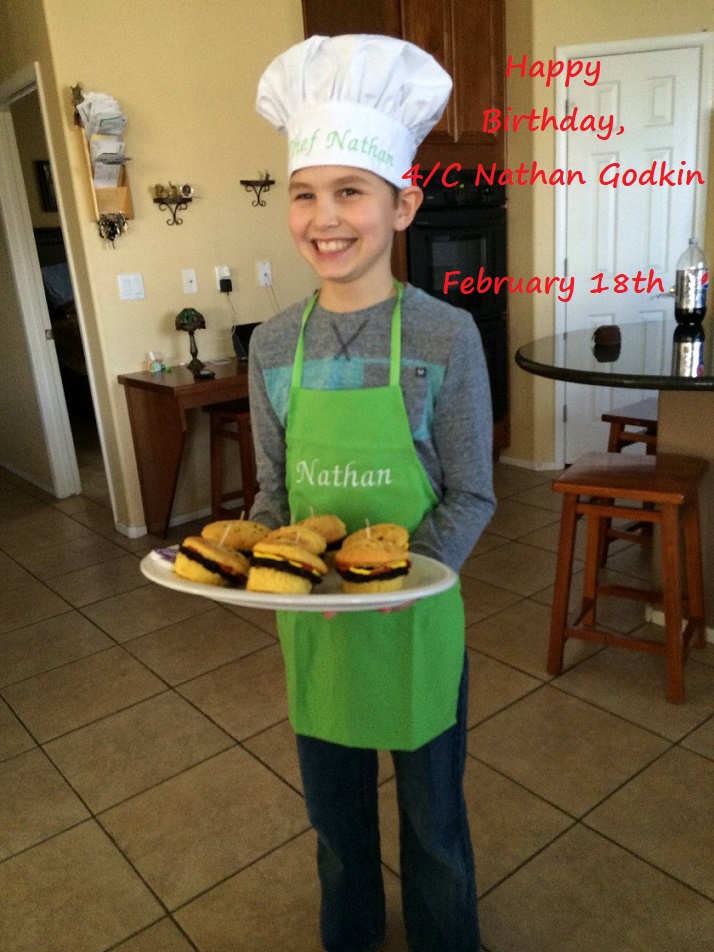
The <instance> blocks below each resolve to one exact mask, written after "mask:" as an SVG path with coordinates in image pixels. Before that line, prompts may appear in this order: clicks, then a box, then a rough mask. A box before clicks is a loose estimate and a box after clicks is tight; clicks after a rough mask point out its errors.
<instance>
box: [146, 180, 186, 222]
mask: <svg viewBox="0 0 714 952" xmlns="http://www.w3.org/2000/svg"><path fill="white" fill-rule="evenodd" d="M191 201H193V188H192V187H191V186H190V185H174V184H173V183H171V182H169V184H168V185H154V204H155V205H158V206H159V208H160V209H161V210H162V211H169V212H170V213H171V218H167V219H166V224H167V225H182V224H183V218H179V217H178V213H179V212H185V211H186V209H187V208H188V206H189V203H190V202H191Z"/></svg>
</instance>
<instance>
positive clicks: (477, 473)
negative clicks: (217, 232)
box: [249, 285, 495, 571]
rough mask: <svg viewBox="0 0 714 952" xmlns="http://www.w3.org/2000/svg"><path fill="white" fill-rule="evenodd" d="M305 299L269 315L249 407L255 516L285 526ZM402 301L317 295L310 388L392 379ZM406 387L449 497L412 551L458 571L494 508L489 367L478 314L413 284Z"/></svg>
mask: <svg viewBox="0 0 714 952" xmlns="http://www.w3.org/2000/svg"><path fill="white" fill-rule="evenodd" d="M306 303H307V302H306V301H302V302H300V303H298V304H294V305H292V306H291V307H289V308H287V309H286V310H285V311H283V312H282V313H281V314H279V315H277V316H276V317H274V318H271V319H270V320H268V321H266V322H265V323H264V324H262V325H261V326H260V327H258V328H256V331H255V333H254V334H253V336H252V338H251V342H250V362H249V379H250V408H251V421H252V427H253V438H254V441H255V449H256V461H257V475H258V482H259V484H260V492H259V493H258V495H257V497H256V500H255V503H254V505H253V508H252V510H251V513H250V517H251V519H254V520H257V521H259V522H263V523H265V524H266V525H269V526H275V527H276V526H279V525H285V524H287V523H288V522H289V521H290V512H289V506H288V498H287V489H286V486H285V427H286V420H287V413H288V400H289V394H290V381H291V374H292V364H293V357H294V355H295V347H296V345H297V340H298V336H299V333H300V324H301V318H302V314H303V310H304V308H305V305H306ZM394 304H395V299H394V298H390V299H388V300H386V301H382V302H380V303H379V304H376V305H374V306H372V307H369V308H366V309H364V310H360V311H355V312H349V313H339V314H337V313H334V312H331V311H326V310H324V309H323V308H321V307H320V305H319V304H317V305H316V306H315V308H314V310H313V312H312V314H311V315H310V319H309V320H308V322H307V325H306V328H305V363H304V369H303V386H304V387H308V388H313V389H320V390H338V389H356V388H364V387H384V386H386V385H387V384H388V381H389V356H390V340H391V338H390V332H391V319H392V312H393V309H394ZM400 385H401V388H402V393H403V394H404V401H405V405H406V410H407V416H408V418H409V426H410V429H411V433H412V438H413V440H414V445H415V448H416V451H417V455H418V457H419V460H420V461H421V464H422V466H423V467H424V470H425V472H426V474H427V477H428V479H429V482H430V483H431V486H432V488H433V490H434V492H435V494H436V496H437V498H438V500H439V502H438V504H437V505H436V506H435V507H434V509H432V510H431V511H430V512H429V513H427V515H426V516H425V518H424V519H423V521H422V522H421V524H420V525H419V526H418V527H417V529H416V530H415V531H414V533H413V534H412V536H411V540H410V549H412V551H414V552H418V553H421V554H423V555H429V556H431V557H432V558H436V559H439V560H440V561H441V562H444V563H446V564H447V565H450V566H451V567H452V568H453V569H454V570H456V571H458V570H459V569H460V568H461V565H462V564H463V562H464V560H465V559H466V557H467V556H468V554H469V552H470V551H471V549H472V547H473V545H474V543H475V542H476V540H477V539H478V537H479V536H480V534H481V532H482V531H483V529H484V527H485V526H486V525H487V524H488V522H489V520H490V519H491V516H492V515H493V512H494V509H495V499H494V495H493V480H492V471H493V467H492V458H491V441H492V428H493V423H492V415H491V396H490V388H489V380H488V372H487V369H486V362H485V358H484V354H483V347H482V345H481V337H480V334H479V332H478V330H477V328H476V325H475V324H474V321H473V318H472V317H471V315H470V314H468V313H467V312H465V311H462V310H459V309H457V308H454V307H451V306H450V305H448V304H446V303H444V302H442V301H439V300H437V299H435V298H433V297H431V296H430V295H428V294H426V293H425V292H424V291H421V290H419V289H417V288H414V287H412V286H410V285H407V286H406V288H405V291H404V298H403V301H402V360H401V374H400ZM337 515H339V513H337Z"/></svg>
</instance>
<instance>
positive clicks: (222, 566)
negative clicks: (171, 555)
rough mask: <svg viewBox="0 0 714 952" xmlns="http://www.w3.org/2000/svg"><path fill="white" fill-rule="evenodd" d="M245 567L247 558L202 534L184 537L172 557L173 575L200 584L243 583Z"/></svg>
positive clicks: (245, 574)
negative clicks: (174, 556)
mask: <svg viewBox="0 0 714 952" xmlns="http://www.w3.org/2000/svg"><path fill="white" fill-rule="evenodd" d="M248 567H249V563H248V559H247V558H246V557H245V556H244V555H243V554H242V553H240V552H235V551H234V550H233V549H228V548H226V547H225V546H221V545H218V544H217V543H215V542H211V541H209V540H208V539H204V538H203V537H202V536H188V538H186V539H184V540H183V542H182V543H181V545H180V546H179V549H178V552H177V553H176V560H175V561H174V573H175V574H176V575H178V576H179V577H180V578H184V579H187V580H188V581H189V582H201V583H202V584H203V585H243V583H244V582H245V580H246V578H247V576H248Z"/></svg>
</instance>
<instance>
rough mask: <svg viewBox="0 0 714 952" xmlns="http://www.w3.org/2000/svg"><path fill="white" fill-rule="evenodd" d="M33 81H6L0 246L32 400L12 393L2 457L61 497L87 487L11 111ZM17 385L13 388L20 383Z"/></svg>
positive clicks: (1, 99)
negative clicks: (13, 297)
mask: <svg viewBox="0 0 714 952" xmlns="http://www.w3.org/2000/svg"><path fill="white" fill-rule="evenodd" d="M35 86H36V76H35V70H34V67H33V68H31V69H28V70H26V71H23V72H22V73H18V74H17V76H13V77H10V79H9V80H7V81H5V82H4V83H3V84H1V85H0V220H1V224H2V229H3V234H4V241H3V242H2V248H0V254H3V257H4V264H5V265H6V266H7V267H8V268H9V269H10V272H11V276H12V281H13V282H14V293H15V294H16V295H17V308H16V311H17V313H18V315H19V317H20V319H21V325H22V326H21V330H20V331H18V332H16V333H14V335H13V337H12V341H11V344H12V350H11V352H8V354H7V356H8V358H13V360H14V363H13V365H12V368H11V370H12V372H15V373H17V372H18V370H19V369H20V368H22V371H23V378H24V379H23V380H22V381H21V383H22V386H23V388H25V390H26V391H27V394H28V399H27V400H26V401H24V402H22V403H17V402H16V403H15V404H14V405H13V401H7V399H6V406H5V416H4V419H3V426H2V427H1V428H0V436H2V437H3V447H2V448H0V449H1V451H2V455H3V459H2V462H3V463H4V465H7V466H8V468H9V469H11V470H12V471H13V472H16V473H18V474H19V475H21V476H23V477H24V478H26V479H28V480H29V481H30V482H33V483H35V484H37V485H39V486H41V487H42V488H44V489H45V490H46V491H48V492H50V493H51V494H52V495H54V496H57V497H58V498H63V497H65V496H70V495H74V494H76V493H79V492H81V483H80V479H79V471H78V468H77V457H76V454H75V450H74V445H73V442H72V431H71V427H70V422H69V416H68V414H67V403H66V400H65V397H64V392H63V390H62V381H61V377H60V371H59V364H58V361H57V353H56V350H55V345H54V342H53V341H52V340H51V339H48V336H47V334H46V332H47V331H48V330H49V328H50V326H51V325H50V320H49V315H48V313H47V304H46V300H45V295H44V291H43V286H42V278H41V275H40V268H39V262H38V259H37V251H36V248H35V243H34V237H33V233H32V222H31V219H30V211H29V207H28V203H27V194H26V192H25V183H24V180H23V176H22V169H21V166H20V158H19V155H18V151H17V141H16V139H15V132H14V128H13V124H12V117H11V114H10V106H11V104H12V103H13V102H14V101H16V100H17V99H19V98H20V97H21V96H23V95H26V94H27V93H29V92H31V91H32V90H33V89H34V88H35ZM5 323H6V324H7V323H8V322H7V321H6V322H5ZM18 327H19V325H18ZM5 331H7V328H5ZM0 337H2V335H0ZM3 343H5V341H3ZM11 380H12V378H11V377H10V381H11ZM10 386H11V388H12V383H10ZM12 390H13V393H14V392H15V388H12ZM3 396H4V397H5V394H4V393H3ZM16 433H19V436H15V434H16ZM8 440H11V441H12V442H8Z"/></svg>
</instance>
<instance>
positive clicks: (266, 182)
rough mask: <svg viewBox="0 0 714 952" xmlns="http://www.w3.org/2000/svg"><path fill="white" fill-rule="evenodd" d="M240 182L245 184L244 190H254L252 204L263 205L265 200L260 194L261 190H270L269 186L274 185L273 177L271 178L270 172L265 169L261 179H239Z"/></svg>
mask: <svg viewBox="0 0 714 952" xmlns="http://www.w3.org/2000/svg"><path fill="white" fill-rule="evenodd" d="M240 184H241V185H244V186H245V190H246V192H250V191H253V192H255V201H254V202H252V203H251V204H252V205H253V206H258V205H261V206H263V205H265V202H264V201H263V200H262V198H261V197H260V196H261V194H262V192H269V191H270V186H271V185H275V179H271V177H270V174H269V173H268V171H267V170H266V172H265V175H264V176H263V178H262V179H240Z"/></svg>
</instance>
